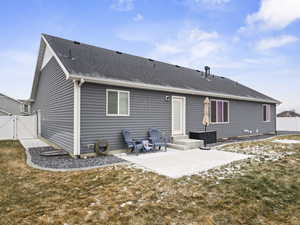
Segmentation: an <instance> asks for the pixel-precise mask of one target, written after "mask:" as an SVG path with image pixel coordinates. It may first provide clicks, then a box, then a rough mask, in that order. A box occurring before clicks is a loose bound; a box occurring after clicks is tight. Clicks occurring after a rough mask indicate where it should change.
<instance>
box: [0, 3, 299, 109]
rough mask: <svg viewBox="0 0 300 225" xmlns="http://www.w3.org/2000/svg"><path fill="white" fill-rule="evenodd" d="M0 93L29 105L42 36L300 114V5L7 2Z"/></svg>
mask: <svg viewBox="0 0 300 225" xmlns="http://www.w3.org/2000/svg"><path fill="white" fill-rule="evenodd" d="M0 10H1V13H0V26H1V28H2V29H1V35H0V76H1V82H0V93H4V94H7V95H9V96H11V97H15V98H22V99H26V98H29V96H30V92H31V87H32V80H33V75H34V70H35V66H36V61H37V53H38V48H39V43H40V35H41V33H46V34H50V35H54V36H60V37H63V38H66V39H70V40H77V41H80V42H84V43H88V44H92V45H96V46H100V47H103V48H108V49H112V50H118V51H122V52H126V53H130V54H134V55H138V56H144V57H148V58H153V59H156V60H161V61H165V62H169V63H172V64H178V65H181V66H187V67H191V68H195V69H200V70H203V68H204V66H205V65H208V66H210V67H211V72H212V73H214V74H216V75H221V76H226V77H228V78H231V79H233V80H236V81H238V82H240V83H242V84H244V85H247V86H249V87H251V88H254V89H256V90H258V91H260V92H262V93H264V94H266V95H269V96H271V97H273V98H275V99H278V100H280V101H281V102H282V104H281V105H280V106H279V107H278V111H279V112H281V111H283V110H296V111H298V112H300V100H299V97H300V60H299V59H300V57H299V56H300V40H299V39H300V1H299V0H285V1H284V2H283V1H282V0H243V1H241V0H163V1H162V0H89V1H83V0H82V1H79V0H73V1H71V0H65V1H64V0H60V1H56V0H51V1H44V0H26V1H13V0H11V1H3V2H1V9H0Z"/></svg>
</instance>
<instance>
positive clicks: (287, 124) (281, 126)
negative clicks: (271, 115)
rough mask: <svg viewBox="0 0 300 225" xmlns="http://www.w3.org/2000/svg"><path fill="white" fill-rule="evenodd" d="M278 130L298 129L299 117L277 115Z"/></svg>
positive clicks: (299, 128) (299, 126)
mask: <svg viewBox="0 0 300 225" xmlns="http://www.w3.org/2000/svg"><path fill="white" fill-rule="evenodd" d="M277 130H278V131H300V117H278V118H277Z"/></svg>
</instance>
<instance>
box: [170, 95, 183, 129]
mask: <svg viewBox="0 0 300 225" xmlns="http://www.w3.org/2000/svg"><path fill="white" fill-rule="evenodd" d="M184 134H185V97H181V96H172V135H184Z"/></svg>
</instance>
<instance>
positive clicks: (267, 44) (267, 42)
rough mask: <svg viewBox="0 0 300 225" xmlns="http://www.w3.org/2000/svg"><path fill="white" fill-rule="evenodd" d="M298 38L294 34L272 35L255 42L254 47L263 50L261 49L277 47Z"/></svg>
mask: <svg viewBox="0 0 300 225" xmlns="http://www.w3.org/2000/svg"><path fill="white" fill-rule="evenodd" d="M298 40H299V39H298V38H297V37H295V36H292V35H282V36H278V37H272V38H268V39H263V40H260V41H259V42H258V43H257V44H256V49H258V50H260V51H263V50H268V49H272V48H279V47H282V46H284V45H287V44H291V43H294V42H296V41H298Z"/></svg>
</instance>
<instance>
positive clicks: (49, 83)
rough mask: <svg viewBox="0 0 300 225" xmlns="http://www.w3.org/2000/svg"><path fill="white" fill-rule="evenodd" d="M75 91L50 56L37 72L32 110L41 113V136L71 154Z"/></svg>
mask: <svg viewBox="0 0 300 225" xmlns="http://www.w3.org/2000/svg"><path fill="white" fill-rule="evenodd" d="M73 106H74V88H73V83H72V81H70V80H66V76H65V74H64V72H63V71H62V69H61V67H60V66H59V65H58V63H57V61H56V60H55V59H54V58H53V57H52V59H51V60H50V61H49V62H48V64H47V65H46V66H45V67H44V68H43V69H42V71H41V73H40V80H39V84H38V89H37V95H36V99H35V102H34V103H33V105H32V108H33V110H34V111H37V110H40V111H41V136H42V137H44V138H46V139H48V140H50V141H51V142H53V143H55V144H57V145H59V146H60V147H62V148H63V149H65V150H67V151H69V152H70V153H73V120H74V116H73V114H74V107H73Z"/></svg>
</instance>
